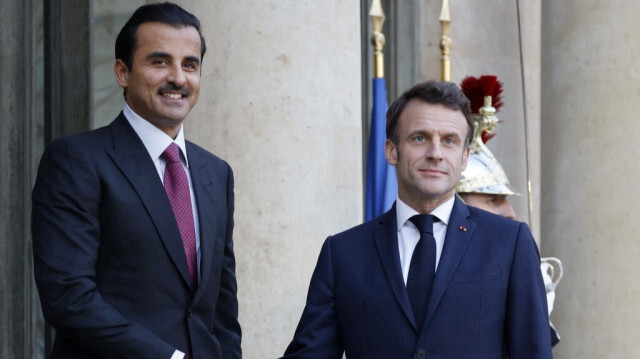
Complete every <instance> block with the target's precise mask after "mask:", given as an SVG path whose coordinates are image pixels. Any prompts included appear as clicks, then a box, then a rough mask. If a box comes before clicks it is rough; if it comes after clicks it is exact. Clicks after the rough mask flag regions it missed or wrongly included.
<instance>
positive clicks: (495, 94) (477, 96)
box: [460, 75, 502, 113]
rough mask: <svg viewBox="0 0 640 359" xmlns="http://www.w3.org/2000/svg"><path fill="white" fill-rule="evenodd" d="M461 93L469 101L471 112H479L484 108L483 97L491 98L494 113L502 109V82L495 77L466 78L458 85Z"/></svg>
mask: <svg viewBox="0 0 640 359" xmlns="http://www.w3.org/2000/svg"><path fill="white" fill-rule="evenodd" d="M460 87H461V88H462V92H464V94H465V96H467V98H468V99H469V101H471V112H473V113H478V112H480V107H482V106H484V97H485V96H491V101H492V104H491V105H492V106H493V107H494V108H495V109H496V112H498V111H500V108H501V107H502V82H500V81H498V78H497V77H496V76H492V75H483V76H480V77H479V78H478V77H472V76H468V77H466V78H465V79H464V80H462V83H460Z"/></svg>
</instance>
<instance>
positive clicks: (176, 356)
mask: <svg viewBox="0 0 640 359" xmlns="http://www.w3.org/2000/svg"><path fill="white" fill-rule="evenodd" d="M169 359H184V353H183V352H181V351H179V350H177V349H176V351H175V352H173V355H172V356H171V358H169Z"/></svg>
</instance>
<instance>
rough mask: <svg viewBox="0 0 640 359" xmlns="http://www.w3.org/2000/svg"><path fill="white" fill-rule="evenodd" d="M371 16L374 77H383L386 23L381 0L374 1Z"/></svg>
mask: <svg viewBox="0 0 640 359" xmlns="http://www.w3.org/2000/svg"><path fill="white" fill-rule="evenodd" d="M369 17H370V18H371V23H372V24H373V35H372V36H371V44H373V77H374V78H383V77H384V54H383V53H382V48H383V47H384V43H385V37H384V34H383V33H382V24H384V19H385V16H384V11H383V10H382V4H381V3H380V0H373V1H372V3H371V10H370V11H369Z"/></svg>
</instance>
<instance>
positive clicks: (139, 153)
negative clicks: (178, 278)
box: [105, 113, 191, 285]
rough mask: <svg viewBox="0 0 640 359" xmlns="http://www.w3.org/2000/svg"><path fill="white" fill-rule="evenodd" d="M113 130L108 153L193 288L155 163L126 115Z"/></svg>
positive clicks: (120, 117) (112, 125)
mask: <svg viewBox="0 0 640 359" xmlns="http://www.w3.org/2000/svg"><path fill="white" fill-rule="evenodd" d="M109 127H110V129H111V131H112V135H113V147H106V148H105V151H106V152H107V153H108V155H109V156H110V157H111V158H112V160H113V161H114V162H115V164H116V166H118V167H119V168H120V170H121V171H122V173H123V174H124V176H125V177H126V178H127V179H128V180H129V182H130V183H131V185H132V186H133V188H134V189H135V191H136V192H137V193H138V195H139V196H140V200H141V201H142V203H143V204H144V206H145V208H146V209H147V212H148V213H149V216H150V217H151V219H152V221H153V223H154V224H155V226H156V229H157V231H158V235H159V236H160V238H161V239H162V243H163V244H164V246H165V248H166V249H167V252H168V253H169V256H170V257H171V259H172V261H173V262H174V264H175V266H176V268H178V271H179V272H180V274H181V275H182V278H183V279H184V281H185V284H187V285H189V283H190V282H191V280H190V279H189V269H188V268H187V259H186V256H185V253H184V247H183V245H182V239H181V237H180V230H179V229H178V224H177V223H176V220H175V216H174V215H173V210H172V209H171V203H169V199H168V198H167V195H166V192H165V190H164V187H163V185H162V181H161V180H160V177H159V176H158V171H157V170H156V167H155V165H154V164H153V161H152V160H151V158H150V157H149V154H148V152H147V150H146V148H145V147H144V144H143V143H142V141H141V140H140V138H139V137H138V136H137V135H136V133H135V131H134V130H133V128H132V127H131V125H129V123H128V122H127V120H126V118H125V117H124V115H123V114H122V113H120V115H119V116H118V117H117V118H116V120H115V121H113V123H111V125H109Z"/></svg>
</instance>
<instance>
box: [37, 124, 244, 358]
mask: <svg viewBox="0 0 640 359" xmlns="http://www.w3.org/2000/svg"><path fill="white" fill-rule="evenodd" d="M186 146H187V155H188V158H189V167H190V171H191V177H192V181H193V188H194V192H195V198H196V202H197V208H198V215H199V220H200V228H199V230H200V248H201V263H200V283H199V285H198V288H197V291H195V292H191V290H190V289H189V272H188V269H187V262H186V257H185V252H184V249H183V245H182V240H181V237H180V232H179V229H178V225H177V223H176V220H175V217H174V215H173V212H172V209H171V205H170V203H169V200H168V198H167V195H166V192H165V190H164V187H163V185H162V181H161V180H160V177H159V176H158V172H157V170H156V168H155V166H154V164H153V161H152V159H151V158H150V157H149V154H148V152H147V150H146V149H145V147H144V145H143V143H142V141H141V140H140V138H139V137H138V136H137V135H136V133H135V131H134V130H133V128H132V127H131V126H130V125H129V123H128V122H127V120H126V119H125V118H124V116H123V115H122V114H120V116H118V117H117V118H116V120H115V121H114V122H112V123H111V124H110V125H109V126H106V127H103V128H100V129H97V130H94V131H91V132H88V133H84V134H81V135H76V136H71V137H67V138H63V139H59V140H56V141H54V142H53V143H52V144H51V145H50V146H48V147H47V149H46V150H45V153H44V155H43V157H42V160H41V162H40V167H39V170H38V177H37V180H36V184H35V187H34V190H33V217H32V231H33V254H34V267H35V279H36V283H37V286H38V292H39V294H40V298H41V303H42V308H43V312H44V316H45V318H46V319H47V321H48V322H49V323H51V324H52V325H53V326H54V327H55V328H56V330H57V332H56V339H55V343H54V347H53V354H52V357H53V358H65V359H66V358H154V359H156V358H162V359H169V358H170V357H171V355H172V354H173V352H174V351H175V350H176V349H178V350H180V351H182V352H186V351H187V348H188V346H189V344H190V346H191V348H192V349H193V351H192V353H193V358H194V359H197V358H216V359H218V358H224V359H235V358H240V357H241V352H240V326H239V324H238V321H237V314H238V303H237V298H236V279H235V259H234V254H233V243H232V231H233V210H234V198H233V175H232V172H231V168H230V167H229V166H228V164H227V163H226V162H224V161H222V160H221V159H219V158H217V157H215V156H214V155H212V154H211V153H209V152H207V151H205V150H204V149H202V148H200V147H198V146H196V145H194V144H192V143H190V142H187V144H186ZM196 230H198V229H196Z"/></svg>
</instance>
